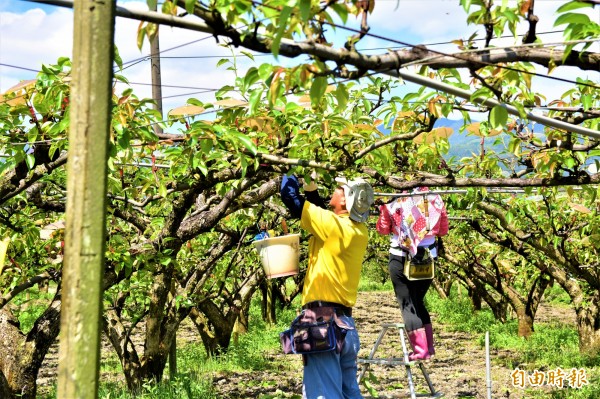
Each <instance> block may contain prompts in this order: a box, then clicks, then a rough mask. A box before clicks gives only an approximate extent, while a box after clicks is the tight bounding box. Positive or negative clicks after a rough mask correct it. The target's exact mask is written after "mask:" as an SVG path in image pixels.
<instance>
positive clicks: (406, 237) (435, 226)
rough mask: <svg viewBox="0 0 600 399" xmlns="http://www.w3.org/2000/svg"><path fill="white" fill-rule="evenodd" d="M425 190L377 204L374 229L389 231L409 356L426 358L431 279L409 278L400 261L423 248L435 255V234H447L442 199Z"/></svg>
mask: <svg viewBox="0 0 600 399" xmlns="http://www.w3.org/2000/svg"><path fill="white" fill-rule="evenodd" d="M428 191H429V190H428V189H427V188H425V187H421V188H417V189H415V190H414V191H413V193H412V194H413V195H411V196H409V197H400V198H397V199H396V200H394V201H392V202H390V203H387V204H384V205H381V206H380V209H379V211H380V214H379V219H378V220H377V231H378V232H379V233H380V234H386V235H388V234H390V235H391V239H390V258H389V264H388V267H389V272H390V278H391V280H392V283H393V285H394V292H395V293H396V298H397V299H398V303H399V304H400V308H401V310H402V319H403V320H404V325H405V328H406V331H407V333H408V337H409V339H410V342H411V344H412V347H413V352H412V353H411V354H410V355H409V359H410V360H427V359H429V358H430V357H431V356H432V355H434V354H435V348H434V342H433V328H432V326H431V317H430V316H429V312H428V311H427V308H426V307H425V303H424V300H425V294H426V293H427V290H428V289H429V287H430V286H431V282H432V280H431V279H426V280H409V279H408V278H407V276H405V275H404V265H405V263H406V259H407V256H408V255H409V254H410V255H411V256H413V257H414V256H415V255H417V253H418V252H419V253H420V252H423V250H424V249H425V248H426V249H428V250H429V253H430V255H431V257H432V258H434V259H435V258H436V257H437V255H438V253H437V251H438V243H437V241H436V237H439V236H443V235H446V234H448V215H447V213H446V207H445V205H444V202H443V201H442V198H441V197H440V196H439V195H437V194H436V195H432V194H428Z"/></svg>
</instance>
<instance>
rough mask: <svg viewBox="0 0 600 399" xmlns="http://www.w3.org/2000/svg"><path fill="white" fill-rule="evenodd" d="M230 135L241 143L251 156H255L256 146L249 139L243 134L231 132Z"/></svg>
mask: <svg viewBox="0 0 600 399" xmlns="http://www.w3.org/2000/svg"><path fill="white" fill-rule="evenodd" d="M231 133H232V135H233V136H234V137H236V138H237V139H238V140H239V141H240V142H241V143H242V145H243V146H244V147H245V148H246V149H247V150H248V151H250V152H251V153H252V154H253V155H256V153H257V152H258V151H257V149H256V144H254V142H253V141H252V139H251V138H250V137H248V136H246V135H245V134H242V133H238V132H231Z"/></svg>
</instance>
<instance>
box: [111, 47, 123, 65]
mask: <svg viewBox="0 0 600 399" xmlns="http://www.w3.org/2000/svg"><path fill="white" fill-rule="evenodd" d="M113 50H114V52H115V64H117V66H118V67H119V70H123V59H122V58H121V55H120V54H119V49H118V48H117V46H113Z"/></svg>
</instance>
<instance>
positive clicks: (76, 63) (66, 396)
mask: <svg viewBox="0 0 600 399" xmlns="http://www.w3.org/2000/svg"><path fill="white" fill-rule="evenodd" d="M114 23H115V2H114V1H100V0H78V1H76V2H75V4H74V34H73V80H72V83H71V97H70V98H71V101H70V103H71V108H70V119H71V123H70V129H69V146H70V147H69V161H68V163H67V211H66V229H65V233H66V235H65V257H64V264H63V277H62V290H63V293H62V299H63V302H62V311H61V326H60V329H61V331H60V347H59V359H58V361H59V364H58V394H57V397H58V398H59V399H73V398H78V399H88V398H90V399H91V398H97V396H98V372H99V364H100V359H99V358H100V331H101V328H100V326H101V317H102V301H101V298H102V278H103V274H104V250H105V245H106V243H105V241H106V227H105V224H106V223H105V222H106V181H107V157H108V140H109V132H110V121H111V108H112V79H113V59H114V49H113V41H114V40H113V39H114Z"/></svg>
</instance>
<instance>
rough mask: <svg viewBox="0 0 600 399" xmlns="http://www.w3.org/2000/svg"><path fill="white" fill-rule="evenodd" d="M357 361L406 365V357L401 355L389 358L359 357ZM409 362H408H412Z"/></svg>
mask: <svg viewBox="0 0 600 399" xmlns="http://www.w3.org/2000/svg"><path fill="white" fill-rule="evenodd" d="M357 363H368V364H387V365H394V366H397V365H405V364H407V363H404V359H402V358H400V357H391V358H389V359H357ZM412 363H413V362H409V363H408V364H412Z"/></svg>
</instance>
